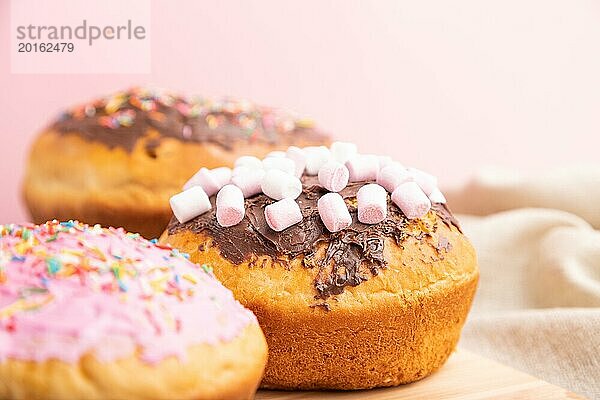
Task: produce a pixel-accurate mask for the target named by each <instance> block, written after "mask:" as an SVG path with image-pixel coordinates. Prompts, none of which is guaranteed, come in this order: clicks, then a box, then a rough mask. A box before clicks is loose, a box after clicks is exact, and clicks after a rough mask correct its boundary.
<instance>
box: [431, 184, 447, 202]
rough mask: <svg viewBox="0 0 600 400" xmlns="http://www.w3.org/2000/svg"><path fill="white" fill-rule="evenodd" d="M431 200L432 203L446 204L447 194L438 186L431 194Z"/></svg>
mask: <svg viewBox="0 0 600 400" xmlns="http://www.w3.org/2000/svg"><path fill="white" fill-rule="evenodd" d="M429 200H431V202H432V203H440V204H446V196H444V194H443V193H442V192H441V191H440V189H438V188H435V189H433V192H431V194H430V195H429Z"/></svg>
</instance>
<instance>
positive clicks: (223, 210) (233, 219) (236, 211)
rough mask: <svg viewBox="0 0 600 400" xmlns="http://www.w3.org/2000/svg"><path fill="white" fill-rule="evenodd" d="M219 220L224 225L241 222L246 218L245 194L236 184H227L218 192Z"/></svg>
mask: <svg viewBox="0 0 600 400" xmlns="http://www.w3.org/2000/svg"><path fill="white" fill-rule="evenodd" d="M216 204H217V222H218V223H219V225H221V226H223V227H228V226H233V225H237V224H239V223H240V222H241V221H242V219H243V218H244V214H245V209H244V194H243V193H242V190H241V189H240V188H238V187H237V186H235V185H225V186H223V187H222V188H221V190H219V193H217V201H216Z"/></svg>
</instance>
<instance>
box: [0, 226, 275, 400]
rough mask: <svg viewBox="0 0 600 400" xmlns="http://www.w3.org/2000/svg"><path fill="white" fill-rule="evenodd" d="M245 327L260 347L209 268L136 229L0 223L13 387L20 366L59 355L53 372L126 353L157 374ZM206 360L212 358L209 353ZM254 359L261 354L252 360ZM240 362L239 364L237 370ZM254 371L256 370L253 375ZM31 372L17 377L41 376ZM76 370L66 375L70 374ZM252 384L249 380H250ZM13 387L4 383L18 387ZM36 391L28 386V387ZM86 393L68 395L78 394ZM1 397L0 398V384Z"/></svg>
mask: <svg viewBox="0 0 600 400" xmlns="http://www.w3.org/2000/svg"><path fill="white" fill-rule="evenodd" d="M249 329H250V331H252V332H253V335H254V340H257V339H256V337H258V340H257V343H258V345H257V346H256V347H257V350H258V349H261V348H260V345H261V344H262V343H261V334H260V329H259V328H258V326H257V323H256V318H255V317H254V315H253V314H252V313H251V312H250V311H248V310H246V309H244V308H243V307H242V306H241V305H240V304H239V303H238V302H237V301H235V299H234V298H233V295H232V293H231V292H230V291H229V290H227V289H225V288H224V287H223V286H222V285H221V284H220V283H219V282H218V281H217V280H216V279H215V277H214V276H213V274H212V272H211V270H210V267H208V266H202V267H200V266H198V265H195V264H193V263H191V262H190V261H189V260H188V259H187V257H186V255H184V254H182V253H180V252H179V251H177V250H174V249H171V248H168V247H165V246H161V245H158V244H156V243H154V242H150V241H147V240H146V239H143V238H142V237H141V236H140V235H139V234H132V233H127V232H125V231H124V230H123V229H114V228H108V229H106V228H101V227H100V226H99V225H96V226H88V225H85V224H81V223H79V222H74V221H69V222H62V223H59V222H56V221H53V222H48V223H46V224H43V225H3V226H0V380H2V382H10V381H13V380H14V382H15V383H14V385H15V387H16V386H18V379H16V378H18V375H19V370H18V369H17V367H15V365H17V364H18V363H19V362H25V363H36V364H35V365H42V364H44V363H46V364H48V363H51V364H52V365H54V363H56V361H60V363H61V364H60V365H61V369H62V370H65V369H68V368H73V369H75V370H77V369H78V368H79V367H78V365H80V363H82V362H83V360H85V359H87V358H88V357H92V358H93V359H94V360H96V361H95V362H97V363H100V364H102V365H103V366H104V368H109V367H107V366H109V365H111V363H123V362H125V361H124V360H132V359H134V360H137V361H135V362H136V363H138V364H140V365H146V366H145V367H143V368H148V369H152V368H156V371H160V369H161V368H162V367H161V366H162V365H163V363H164V362H167V360H170V361H168V362H169V363H173V362H177V363H182V365H183V364H185V363H190V362H192V363H193V362H197V360H194V358H195V357H196V355H195V354H194V353H193V350H192V349H194V348H195V347H197V346H203V347H202V348H215V349H219V346H223V345H225V346H227V345H231V344H235V343H237V342H238V341H239V340H240V339H241V338H244V337H245V336H248V333H247V332H249ZM257 332H258V333H257ZM238 350H239V349H238ZM262 350H263V351H264V346H263V347H262ZM258 353H260V351H258ZM206 354H208V353H206ZM241 357H243V355H241ZM175 360H178V361H175ZM227 361H228V362H231V360H227ZM207 362H215V363H217V364H218V360H217V359H214V360H207ZM260 362H261V357H260V356H259V357H258V358H257V359H256V360H252V363H256V364H258V365H260ZM245 364H246V363H244V362H240V366H241V367H247V366H248V365H245ZM10 365H12V366H13V368H10ZM48 365H50V364H48ZM234 365H235V363H234ZM69 366H72V367H69ZM256 369H258V372H256ZM260 369H261V368H260V367H258V368H256V367H255V372H254V375H257V376H259V375H260ZM123 372H124V373H128V371H126V370H124V371H123ZM133 372H135V369H133V370H132V371H131V373H133ZM190 372H191V373H193V372H194V367H193V366H192V367H191V368H190ZM30 373H31V376H30V377H25V378H23V379H37V380H38V382H39V381H40V380H43V378H42V377H39V376H38V377H36V376H35V371H33V372H32V371H30ZM57 375H60V373H59V372H57ZM76 375H77V373H75V374H74V375H73V376H65V379H75V380H77V379H78V378H77V376H76ZM200 378H201V377H200V376H199V379H200ZM157 379H158V381H159V382H161V383H162V384H165V388H164V389H163V390H164V391H166V392H169V391H171V392H170V393H171V394H172V395H173V394H174V393H177V391H178V390H183V389H185V390H189V389H190V388H189V387H188V388H185V387H184V386H182V387H179V388H172V387H170V386H169V384H170V382H169V379H170V378H165V376H163V375H161V376H158V377H157ZM254 380H255V383H254V385H256V384H257V383H258V377H255V378H254ZM108 382H109V381H108ZM108 382H104V383H102V384H106V383H108ZM171 383H172V382H171ZM11 385H12V384H11ZM11 385H8V386H11ZM74 385H75V386H77V385H78V383H75V384H74ZM5 386H6V385H2V387H5ZM67 386H68V385H67ZM15 387H13V388H12V389H11V388H8V389H9V390H25V389H23V388H17V389H15ZM254 387H255V386H254ZM41 389H43V387H37V388H36V385H35V384H32V385H31V388H30V390H31V392H28V393H30V394H33V393H36V392H35V391H36V390H41ZM147 389H148V388H143V387H142V388H141V389H140V390H142V392H143V391H144V390H147ZM27 390H29V389H27ZM59 390H60V389H59ZM132 390H133V389H132ZM173 390H174V391H173ZM248 390H250V391H252V390H253V388H252V387H250V388H249V389H248ZM192 392H193V391H192ZM77 393H79V394H80V395H81V396H77ZM85 393H87V392H85V391H81V392H77V391H75V392H71V393H70V394H69V395H68V396H67V397H70V398H73V396H74V397H78V398H79V397H87V396H84V394H85ZM90 393H92V392H90ZM100 393H101V392H98V393H97V394H100ZM109 393H110V392H109ZM196 393H201V392H198V390H197V389H196ZM55 394H56V393H55ZM0 395H3V396H2V397H3V398H6V397H7V396H6V393H3V392H2V389H0ZM33 397H36V396H33ZM48 397H52V396H50V395H48ZM54 397H56V396H54ZM58 397H61V396H58Z"/></svg>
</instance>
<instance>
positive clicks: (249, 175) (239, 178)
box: [231, 167, 265, 199]
mask: <svg viewBox="0 0 600 400" xmlns="http://www.w3.org/2000/svg"><path fill="white" fill-rule="evenodd" d="M264 176H265V171H264V170H262V169H257V168H248V167H238V168H235V169H234V170H233V176H232V178H231V183H233V184H234V185H235V186H237V187H238V188H240V190H241V191H242V193H243V194H244V198H246V199H247V198H248V197H251V196H254V195H255V194H258V193H260V192H262V189H261V187H260V184H261V182H262V180H263V178H264Z"/></svg>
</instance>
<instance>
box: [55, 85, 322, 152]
mask: <svg viewBox="0 0 600 400" xmlns="http://www.w3.org/2000/svg"><path fill="white" fill-rule="evenodd" d="M50 129H51V130H54V131H56V132H59V133H62V134H66V133H72V134H78V135H80V136H81V137H83V138H85V139H86V140H95V141H99V142H102V143H105V144H106V145H107V146H109V147H111V148H113V147H121V148H124V149H126V150H128V151H131V150H132V149H133V148H134V146H135V145H136V143H137V141H138V139H140V138H143V137H146V138H147V139H148V140H147V141H146V143H145V147H146V151H147V152H148V155H149V156H154V157H155V156H156V148H157V147H158V146H159V145H160V140H161V139H162V138H164V137H170V138H175V139H179V140H182V141H190V142H210V143H214V144H216V145H218V146H221V147H223V148H225V149H229V150H230V149H232V148H233V146H234V145H235V143H236V142H239V141H248V142H252V143H266V144H293V143H294V142H295V141H297V140H298V138H302V139H304V140H305V141H307V142H308V143H319V144H320V143H323V142H326V141H327V136H326V135H325V134H323V133H322V132H320V131H318V130H317V129H316V128H315V127H314V125H313V123H312V122H311V121H309V120H306V119H298V118H294V117H293V116H292V115H290V114H286V113H284V112H281V111H275V110H273V109H270V108H267V107H260V106H257V105H254V104H251V103H248V102H244V101H235V100H223V101H218V102H214V101H211V100H206V99H194V100H187V99H185V98H183V97H181V96H176V95H172V94H168V93H163V92H156V91H150V90H145V89H140V88H133V89H130V90H129V91H126V92H120V93H117V94H115V95H113V96H111V97H107V98H104V99H100V100H97V101H95V102H93V103H90V104H87V105H83V106H79V107H75V108H73V109H72V110H70V111H67V112H65V113H63V114H62V115H61V116H60V118H59V119H58V120H57V121H55V122H54V123H53V124H52V125H51V126H50ZM151 132H153V133H154V135H152V134H151Z"/></svg>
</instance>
